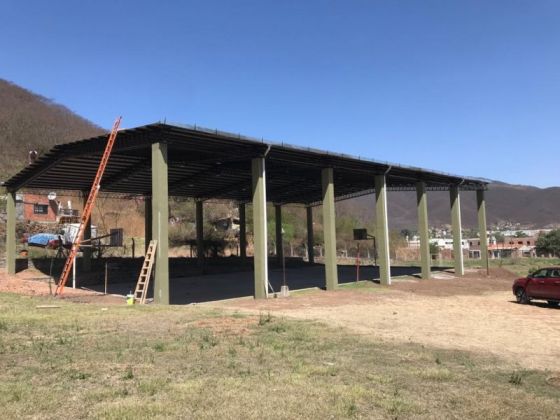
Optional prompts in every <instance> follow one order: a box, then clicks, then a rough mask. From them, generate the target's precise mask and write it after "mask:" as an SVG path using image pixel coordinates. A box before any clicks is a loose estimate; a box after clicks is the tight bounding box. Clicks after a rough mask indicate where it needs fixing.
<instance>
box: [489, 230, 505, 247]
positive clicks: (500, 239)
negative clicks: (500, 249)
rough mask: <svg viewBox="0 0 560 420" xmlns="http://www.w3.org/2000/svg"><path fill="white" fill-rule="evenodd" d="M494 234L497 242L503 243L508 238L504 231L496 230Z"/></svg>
mask: <svg viewBox="0 0 560 420" xmlns="http://www.w3.org/2000/svg"><path fill="white" fill-rule="evenodd" d="M492 235H494V239H496V243H498V244H503V243H504V242H505V240H506V237H505V236H504V234H503V233H502V232H494V233H493V234H492Z"/></svg>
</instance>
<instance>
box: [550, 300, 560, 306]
mask: <svg viewBox="0 0 560 420" xmlns="http://www.w3.org/2000/svg"><path fill="white" fill-rule="evenodd" d="M558 305H560V302H557V301H555V300H549V301H548V306H558Z"/></svg>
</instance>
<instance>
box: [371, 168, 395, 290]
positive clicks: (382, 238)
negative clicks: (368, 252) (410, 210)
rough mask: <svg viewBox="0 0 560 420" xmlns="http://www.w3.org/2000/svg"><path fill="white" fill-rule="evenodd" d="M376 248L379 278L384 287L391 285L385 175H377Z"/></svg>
mask: <svg viewBox="0 0 560 420" xmlns="http://www.w3.org/2000/svg"><path fill="white" fill-rule="evenodd" d="M375 215H376V225H377V226H376V230H377V234H376V235H375V238H376V246H377V253H378V256H379V258H378V260H379V277H380V282H381V284H383V285H390V284H391V259H390V254H389V221H388V219H387V185H386V180H385V175H375Z"/></svg>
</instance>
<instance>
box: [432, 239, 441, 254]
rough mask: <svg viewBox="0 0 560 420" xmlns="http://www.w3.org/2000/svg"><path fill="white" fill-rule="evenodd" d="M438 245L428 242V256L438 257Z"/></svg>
mask: <svg viewBox="0 0 560 420" xmlns="http://www.w3.org/2000/svg"><path fill="white" fill-rule="evenodd" d="M439 251H440V249H439V245H438V244H437V242H430V255H439Z"/></svg>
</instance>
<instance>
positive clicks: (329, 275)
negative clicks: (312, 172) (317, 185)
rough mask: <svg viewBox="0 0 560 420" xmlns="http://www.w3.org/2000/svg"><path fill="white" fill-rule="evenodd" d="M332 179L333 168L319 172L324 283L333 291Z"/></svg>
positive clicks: (333, 213)
mask: <svg viewBox="0 0 560 420" xmlns="http://www.w3.org/2000/svg"><path fill="white" fill-rule="evenodd" d="M333 178H334V177H333V168H325V169H323V170H322V171H321V183H322V187H323V231H324V237H325V282H326V287H327V290H335V289H336V288H337V287H338V271H337V265H336V219H335V217H336V216H335V207H334V180H333Z"/></svg>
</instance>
